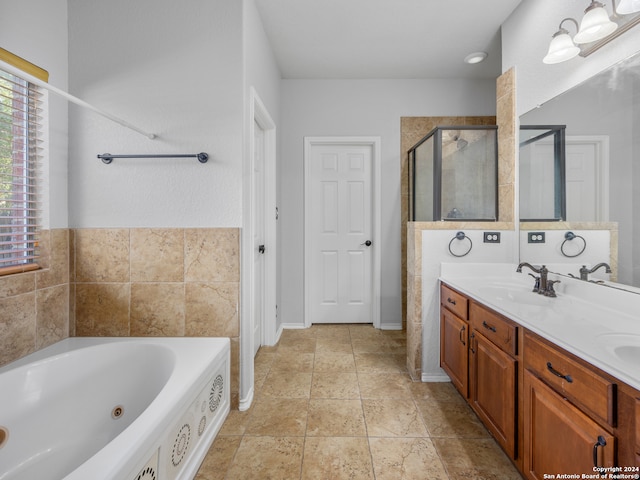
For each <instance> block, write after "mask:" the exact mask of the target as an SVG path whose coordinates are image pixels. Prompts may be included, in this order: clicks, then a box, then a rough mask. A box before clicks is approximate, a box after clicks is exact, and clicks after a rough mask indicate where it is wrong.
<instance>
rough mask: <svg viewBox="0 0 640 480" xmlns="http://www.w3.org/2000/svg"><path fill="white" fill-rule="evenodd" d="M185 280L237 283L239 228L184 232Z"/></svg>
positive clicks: (238, 273) (238, 278) (238, 275)
mask: <svg viewBox="0 0 640 480" xmlns="http://www.w3.org/2000/svg"><path fill="white" fill-rule="evenodd" d="M185 281H186V282H239V281H240V232H239V231H238V229H237V228H202V229H186V230H185Z"/></svg>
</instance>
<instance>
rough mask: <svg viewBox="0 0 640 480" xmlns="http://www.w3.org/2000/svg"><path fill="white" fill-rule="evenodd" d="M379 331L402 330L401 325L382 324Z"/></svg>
mask: <svg viewBox="0 0 640 480" xmlns="http://www.w3.org/2000/svg"><path fill="white" fill-rule="evenodd" d="M380 330H402V323H383V324H381V325H380Z"/></svg>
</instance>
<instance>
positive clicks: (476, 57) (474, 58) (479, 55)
mask: <svg viewBox="0 0 640 480" xmlns="http://www.w3.org/2000/svg"><path fill="white" fill-rule="evenodd" d="M485 58H487V52H473V53H470V54H469V55H467V56H466V57H464V63H469V64H474V63H480V62H482V61H483V60H484V59H485Z"/></svg>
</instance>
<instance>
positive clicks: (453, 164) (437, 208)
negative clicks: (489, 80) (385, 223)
mask: <svg viewBox="0 0 640 480" xmlns="http://www.w3.org/2000/svg"><path fill="white" fill-rule="evenodd" d="M497 131H498V127H497V126H495V125H481V126H451V127H436V128H434V129H433V130H432V131H431V132H429V133H428V134H427V136H425V137H424V138H423V139H422V140H420V141H419V142H418V143H417V144H416V145H414V146H413V147H412V148H411V149H410V150H409V221H412V222H432V221H439V220H449V221H455V220H469V221H470V220H475V221H495V220H497V218H498V135H497Z"/></svg>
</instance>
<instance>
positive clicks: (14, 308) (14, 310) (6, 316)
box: [0, 292, 36, 365]
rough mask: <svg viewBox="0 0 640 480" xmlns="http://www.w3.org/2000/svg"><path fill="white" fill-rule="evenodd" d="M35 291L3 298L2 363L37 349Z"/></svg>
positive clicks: (0, 327) (0, 313) (0, 322)
mask: <svg viewBox="0 0 640 480" xmlns="http://www.w3.org/2000/svg"><path fill="white" fill-rule="evenodd" d="M35 296H36V294H35V292H30V293H25V294H23V295H16V296H13V297H9V298H5V299H3V300H2V308H0V338H1V339H2V349H0V365H4V364H6V363H9V362H11V361H13V360H17V359H18V358H20V357H23V356H25V355H27V354H29V353H31V352H33V351H34V350H35V343H36V342H35V338H36V302H35Z"/></svg>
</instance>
